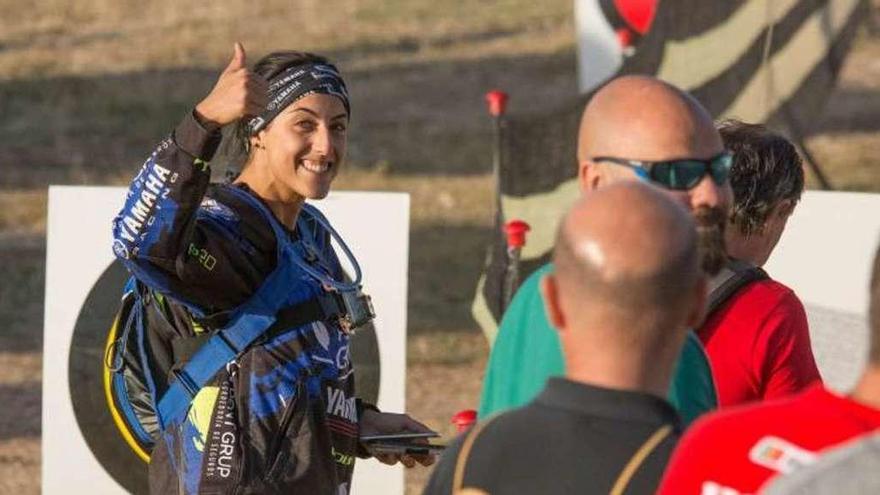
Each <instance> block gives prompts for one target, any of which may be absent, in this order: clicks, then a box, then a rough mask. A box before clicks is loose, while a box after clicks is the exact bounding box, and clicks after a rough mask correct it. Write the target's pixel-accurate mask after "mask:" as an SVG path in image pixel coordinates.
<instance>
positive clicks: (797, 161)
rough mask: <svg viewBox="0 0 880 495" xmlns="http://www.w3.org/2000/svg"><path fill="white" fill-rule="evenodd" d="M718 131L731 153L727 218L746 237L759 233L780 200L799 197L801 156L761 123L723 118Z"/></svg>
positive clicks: (801, 178)
mask: <svg viewBox="0 0 880 495" xmlns="http://www.w3.org/2000/svg"><path fill="white" fill-rule="evenodd" d="M718 132H719V133H721V139H722V140H723V141H724V147H725V148H726V149H727V150H728V151H730V152H731V153H733V166H732V167H731V169H730V185H731V187H732V188H733V207H732V208H731V211H730V221H731V222H732V223H733V224H734V225H735V226H736V227H737V228H738V229H739V230H740V232H742V233H743V234H744V235H746V236H749V235H752V234H756V233H760V232H761V231H762V230H763V228H764V223H765V222H766V221H767V217H768V216H769V215H770V212H771V211H773V208H775V207H776V205H778V204H779V202H780V201H783V200H787V199H788V200H793V201H794V202H797V201H799V200H800V198H801V193H802V192H803V190H804V169H803V164H802V161H801V157H800V155H798V152H797V149H796V148H795V147H794V145H793V144H791V142H790V141H789V140H788V139H786V138H785V137H783V136H782V135H780V134H777V133H776V132H773V131H772V130H770V129H769V128H767V127H766V126H764V125H761V124H746V123H745V122H740V121H738V120H725V121H723V122H721V123H719V124H718Z"/></svg>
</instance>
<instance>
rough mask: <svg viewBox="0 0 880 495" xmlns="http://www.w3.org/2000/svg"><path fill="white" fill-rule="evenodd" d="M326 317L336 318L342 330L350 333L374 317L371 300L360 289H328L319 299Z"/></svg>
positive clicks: (374, 312)
mask: <svg viewBox="0 0 880 495" xmlns="http://www.w3.org/2000/svg"><path fill="white" fill-rule="evenodd" d="M319 301H320V303H321V309H322V310H323V311H324V315H325V317H326V318H327V319H336V320H338V321H339V326H340V327H342V330H343V331H344V332H345V333H347V334H351V333H353V332H354V331H355V330H356V329H358V328H359V327H362V326H364V325H366V324H367V323H369V322H371V321H372V320H373V319H374V318H375V317H376V311H375V310H374V309H373V300H372V299H371V298H370V296H369V295H367V294H364V293H363V292H361V291H360V290H346V291H338V290H329V291H327V292H326V294H325V296H324V297H321V298H320V299H319Z"/></svg>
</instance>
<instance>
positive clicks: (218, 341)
mask: <svg viewBox="0 0 880 495" xmlns="http://www.w3.org/2000/svg"><path fill="white" fill-rule="evenodd" d="M229 190H230V191H233V193H234V194H235V195H236V196H238V197H239V198H241V199H243V200H244V201H246V202H247V203H249V204H250V205H251V206H253V207H254V208H255V209H256V210H257V211H258V212H260V213H261V214H262V215H263V217H265V218H266V220H267V221H268V222H269V225H271V226H272V230H273V231H274V232H275V237H276V242H277V244H278V256H279V261H280V260H281V251H282V244H283V243H284V242H285V239H286V233H285V232H284V230H283V229H282V228H281V226H280V225H279V224H278V221H277V220H276V219H275V217H274V215H272V213H271V212H270V211H269V209H268V208H266V206H265V205H263V204H262V203H261V202H260V201H259V200H257V199H256V198H254V197H253V196H251V195H250V194H248V193H247V192H245V191H242V190H240V189H238V188H236V187H230V188H229ZM277 270H278V267H276V271H277ZM272 275H273V274H270V275H269V277H267V280H268V279H270V278H272ZM264 285H265V282H264ZM258 291H259V289H258ZM255 295H256V294H255ZM252 299H254V298H253V297H252V298H251V299H249V300H248V302H250V301H251V300H252ZM248 302H245V303H244V304H242V305H241V306H239V307H238V308H236V311H234V312H233V314H236V315H237V317H234V318H233V319H232V321H231V322H230V324H228V325H226V326H225V327H224V328H223V329H221V330H219V331H217V332H216V333H215V334H214V335H213V336H212V337H211V338H210V339H208V341H207V342H205V343H204V344H203V345H202V347H200V348H199V350H198V351H196V353H195V354H194V355H193V356H192V358H191V359H190V360H189V362H188V363H187V364H186V365H185V366H184V367H183V368H182V369H180V370H178V371H176V372H174V373H173V374H174V377H175V378H174V380H172V381H171V383H170V384H169V385H168V390H167V391H166V392H165V394H164V395H163V396H162V398H161V399H159V404H158V405H157V408H156V411H157V416H158V420H159V427H160V428H161V429H162V430H164V429H165V428H166V427H167V426H168V425H171V424H175V423H179V422H180V421H182V420H183V417H184V415H185V414H186V411H187V410H188V409H189V405H190V404H191V403H192V400H193V398H194V397H195V396H196V394H197V393H198V392H199V390H201V388H202V387H203V386H204V385H205V384H206V383H208V382H209V381H210V380H211V378H213V377H214V375H216V374H217V372H219V371H220V370H221V369H223V367H224V366H226V363H229V362H230V361H232V360H234V359H235V358H236V357H238V356H239V355H240V354H241V353H243V352H244V351H245V350H247V348H248V347H250V345H251V344H253V343H254V342H255V341H256V340H257V339H258V338H260V336H261V335H263V334H264V333H265V332H266V331H267V330H268V329H269V328H270V327H271V326H272V324H273V323H275V321H276V317H275V315H274V314H272V315H269V314H266V313H265V312H262V311H260V312H256V313H249V312H247V311H238V310H240V309H241V308H243V307H244V306H246V305H247V304H248ZM307 303H312V304H314V303H315V301H314V300H311V301H307ZM316 319H318V318H317V317H316V318H313V319H312V320H311V321H315V320H316ZM303 323H307V322H303Z"/></svg>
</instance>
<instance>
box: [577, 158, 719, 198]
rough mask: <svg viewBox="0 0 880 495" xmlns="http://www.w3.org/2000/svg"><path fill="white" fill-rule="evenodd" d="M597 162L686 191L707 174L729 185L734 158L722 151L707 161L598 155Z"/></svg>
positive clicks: (594, 159) (716, 180) (595, 160)
mask: <svg viewBox="0 0 880 495" xmlns="http://www.w3.org/2000/svg"><path fill="white" fill-rule="evenodd" d="M592 160H593V161H594V162H609V163H614V164H617V165H623V166H624V167H629V168H631V169H633V170H634V171H635V173H636V175H637V176H638V177H639V178H640V179H642V180H650V181H651V182H654V183H656V184H658V185H660V186H662V187H665V188H666V189H674V190H678V191H685V190H688V189H691V188H693V187H695V186H696V185H697V184H699V183H700V181H701V180H703V177H705V176H706V174H709V175H710V176H711V177H712V180H713V181H715V184H717V185H719V186H720V185H722V184H724V183H725V182H727V177H728V176H729V175H730V166H731V164H732V163H733V155H731V154H730V152H728V151H723V152H721V153H719V154H718V155H715V156H714V157H712V158H709V159H708V160H700V159H698V158H681V159H677V160H662V161H647V160H627V159H625V158H615V157H613V156H597V157H594V158H592Z"/></svg>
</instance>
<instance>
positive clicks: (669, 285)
mask: <svg viewBox="0 0 880 495" xmlns="http://www.w3.org/2000/svg"><path fill="white" fill-rule="evenodd" d="M553 261H554V264H555V269H554V271H553V273H552V275H550V277H549V278H548V282H547V283H545V287H544V289H545V300H546V301H545V302H546V303H547V307H548V314H549V315H550V318H551V321H552V322H553V323H554V325H555V326H556V327H557V328H559V329H560V331H561V338H562V342H563V347H564V348H565V347H569V348H568V349H565V352H566V354H568V353H570V352H578V350H577V349H576V348H581V347H584V348H589V347H598V348H600V349H601V352H602V353H604V354H606V355H607V354H608V353H614V352H616V351H617V350H620V351H623V352H626V353H630V354H631V353H636V354H644V355H646V356H650V355H654V354H655V352H656V351H662V350H663V349H665V348H667V347H669V346H672V347H675V348H677V346H679V345H680V344H681V339H682V338H683V336H684V329H685V328H686V327H687V326H688V325H689V324H695V323H699V321H692V320H694V319H695V318H699V316H701V314H702V304H703V296H704V294H703V292H702V291H703V285H704V284H703V277H702V271H701V270H700V264H699V255H698V251H697V244H696V230H695V225H694V221H693V218H692V217H691V215H689V214H688V212H687V211H686V210H685V209H684V208H683V207H681V206H680V205H678V204H676V203H674V202H673V201H672V200H671V199H669V198H668V197H667V196H666V195H664V194H663V193H661V192H660V191H658V190H657V189H656V188H653V187H650V186H647V185H645V184H642V183H639V182H634V181H624V182H621V183H618V184H614V185H611V186H608V187H606V188H603V189H600V190H597V191H596V192H593V193H590V194H587V195H585V196H584V198H583V199H581V200H580V201H579V202H578V203H576V204H575V205H574V206H573V207H572V208H571V209H570V210H569V212H568V213H567V214H566V216H565V218H564V220H563V222H562V224H561V226H560V228H559V231H558V235H557V240H556V247H555V249H554V252H553ZM548 286H550V287H548ZM551 292H552V293H553V294H550V293H551ZM548 296H549V297H548ZM550 299H555V301H550ZM554 304H555V306H556V307H555V308H554V307H553V306H554Z"/></svg>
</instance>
